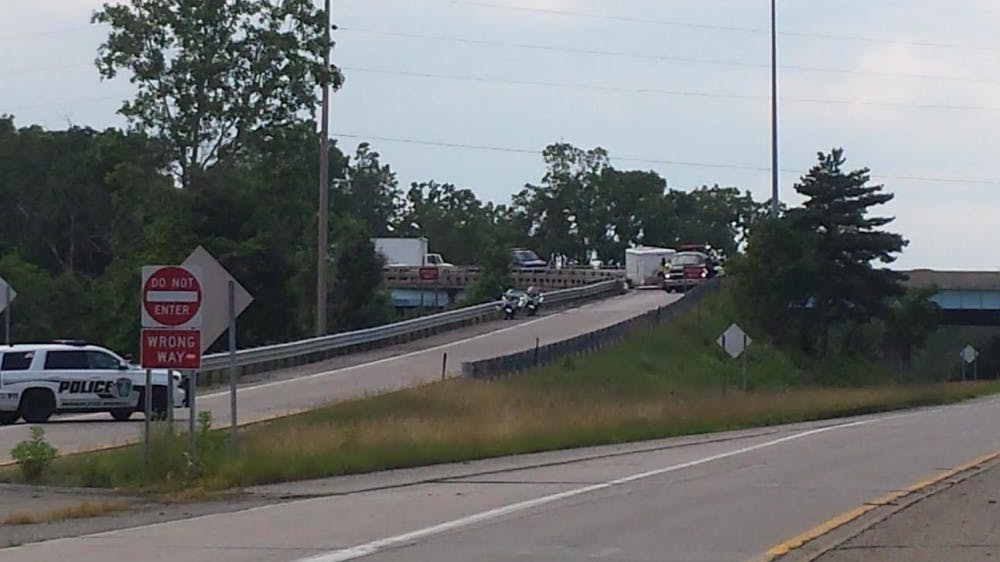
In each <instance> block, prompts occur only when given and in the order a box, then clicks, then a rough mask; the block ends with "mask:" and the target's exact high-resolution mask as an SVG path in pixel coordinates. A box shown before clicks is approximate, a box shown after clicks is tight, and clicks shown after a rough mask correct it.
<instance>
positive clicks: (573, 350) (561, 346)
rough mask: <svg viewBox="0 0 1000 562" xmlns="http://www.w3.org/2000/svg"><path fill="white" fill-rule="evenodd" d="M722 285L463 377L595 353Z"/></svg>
mask: <svg viewBox="0 0 1000 562" xmlns="http://www.w3.org/2000/svg"><path fill="white" fill-rule="evenodd" d="M721 282H722V280H721V279H713V280H711V281H707V282H704V283H700V284H698V285H697V286H695V287H694V288H693V289H691V290H689V291H688V292H687V294H685V296H684V298H682V299H681V300H679V301H676V302H674V303H671V304H669V305H667V306H661V307H659V308H657V309H656V310H651V311H649V312H647V313H645V314H642V315H640V316H635V317H633V318H630V319H628V320H624V321H622V322H619V323H617V324H614V325H612V326H608V327H606V328H602V329H600V330H597V331H596V332H589V333H586V334H581V335H579V336H576V337H573V338H570V339H566V340H562V341H558V342H554V343H550V344H547V345H543V346H537V347H534V348H531V349H526V350H524V351H520V352H517V353H511V354H509V355H502V356H499V357H493V358H490V359H483V360H481V361H472V362H467V363H462V376H465V377H470V378H474V379H492V378H497V377H501V376H504V375H511V374H515V373H520V372H523V371H526V370H528V369H532V368H535V367H538V366H540V365H545V364H547V363H551V362H553V361H556V360H559V359H562V358H564V357H566V356H568V355H580V354H585V353H592V352H594V351H598V350H600V349H602V348H605V347H608V346H610V345H613V344H615V343H619V342H621V341H622V340H624V339H625V338H626V337H627V336H628V335H629V334H632V333H635V332H636V331H638V330H641V329H646V328H649V327H651V326H656V325H658V324H659V323H660V322H663V321H665V320H668V319H669V318H670V317H672V316H674V315H676V314H679V313H681V312H684V311H685V310H688V309H690V308H691V307H692V306H694V305H696V304H697V303H698V301H700V300H701V299H702V298H703V297H704V296H705V295H706V294H708V293H709V292H711V291H712V290H714V289H715V288H717V287H718V286H719V285H720V284H721Z"/></svg>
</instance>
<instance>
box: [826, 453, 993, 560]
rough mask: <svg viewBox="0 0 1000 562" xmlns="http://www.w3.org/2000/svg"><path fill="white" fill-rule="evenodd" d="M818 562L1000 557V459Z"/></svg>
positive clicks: (892, 517)
mask: <svg viewBox="0 0 1000 562" xmlns="http://www.w3.org/2000/svg"><path fill="white" fill-rule="evenodd" d="M815 560H816V562H895V561H896V560H906V561H907V562H939V561H941V560H947V561H948V562H978V561H981V560H1000V462H996V461H994V462H993V463H992V465H991V466H990V467H988V468H986V469H985V470H980V471H976V472H975V473H974V474H971V475H969V476H968V477H965V478H963V479H962V480H961V481H960V482H958V483H957V484H951V483H945V484H944V485H943V486H942V488H941V489H940V490H936V491H932V493H930V494H928V495H926V496H924V497H922V498H920V499H919V500H917V501H914V502H913V503H912V504H908V505H906V506H905V507H904V508H903V509H901V510H899V511H897V512H895V513H893V514H892V515H890V516H889V517H888V518H886V519H883V520H881V521H877V522H875V524H874V525H872V526H870V527H869V528H867V529H866V530H864V531H862V532H861V533H859V534H857V535H855V536H854V537H853V538H849V539H848V540H846V541H844V542H843V543H841V544H840V545H839V546H836V547H834V548H832V549H830V550H829V551H828V552H826V553H824V554H821V555H820V556H819V557H817V558H815Z"/></svg>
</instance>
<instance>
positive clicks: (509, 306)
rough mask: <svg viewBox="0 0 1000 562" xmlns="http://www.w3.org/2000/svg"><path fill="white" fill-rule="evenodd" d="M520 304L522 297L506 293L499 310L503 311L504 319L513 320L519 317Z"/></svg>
mask: <svg viewBox="0 0 1000 562" xmlns="http://www.w3.org/2000/svg"><path fill="white" fill-rule="evenodd" d="M520 304H521V297H519V296H518V295H516V294H514V293H511V292H509V291H508V292H506V293H504V295H503V298H502V299H501V300H500V304H499V308H500V309H501V310H503V315H504V319H505V320H513V319H514V317H515V316H517V309H518V308H520Z"/></svg>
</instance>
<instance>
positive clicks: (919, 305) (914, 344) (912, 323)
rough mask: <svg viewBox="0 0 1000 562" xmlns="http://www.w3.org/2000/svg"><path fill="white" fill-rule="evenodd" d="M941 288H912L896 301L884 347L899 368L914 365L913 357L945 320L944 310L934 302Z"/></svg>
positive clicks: (886, 327)
mask: <svg viewBox="0 0 1000 562" xmlns="http://www.w3.org/2000/svg"><path fill="white" fill-rule="evenodd" d="M937 292H938V289H937V288H936V287H926V288H921V289H911V290H908V291H907V292H906V294H905V295H903V296H902V297H900V298H898V299H896V300H895V302H893V303H892V306H891V314H890V316H889V317H888V318H887V319H886V320H885V322H884V324H885V328H884V335H883V345H884V348H885V354H886V357H887V358H888V359H890V360H892V361H895V362H896V363H897V365H898V366H899V367H902V368H904V369H909V368H910V367H912V366H913V354H914V352H915V351H916V350H918V349H920V348H922V347H923V346H924V344H926V343H927V338H928V336H929V335H930V334H931V332H933V331H934V329H935V328H937V326H938V323H939V322H940V320H941V308H940V307H939V306H938V305H937V303H935V302H934V301H932V300H931V297H933V296H934V295H935V294H937Z"/></svg>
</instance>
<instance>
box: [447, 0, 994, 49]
mask: <svg viewBox="0 0 1000 562" xmlns="http://www.w3.org/2000/svg"><path fill="white" fill-rule="evenodd" d="M442 1H446V2H447V3H449V4H454V5H466V6H476V7H480V8H490V9H497V10H511V11H520V12H531V13H539V14H548V15H556V16H565V17H577V18H587V19H599V20H606V21H618V22H624V23H641V24H649V25H661V26H669V27H681V28H688V29H704V30H710V31H723V32H740V33H750V34H757V35H764V34H768V35H769V34H770V33H771V31H770V30H769V29H766V28H762V27H743V26H734V25H717V24H707V23H697V22H688V21H677V20H663V19H649V18H637V17H629V16H615V15H611V14H599V13H593V12H580V11H574V10H564V9H557V8H538V7H531V6H514V5H510V4H496V3H492V2H483V1H478V0H442ZM778 35H784V36H788V37H804V38H812V39H827V40H832V41H853V42H865V43H881V44H886V45H908V46H911V47H930V48H940V49H974V50H983V51H1000V46H997V45H974V44H967V45H963V44H959V43H945V42H939V41H905V40H901V39H886V38H882V37H872V36H864V35H846V34H836V33H817V32H805V31H780V32H778Z"/></svg>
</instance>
